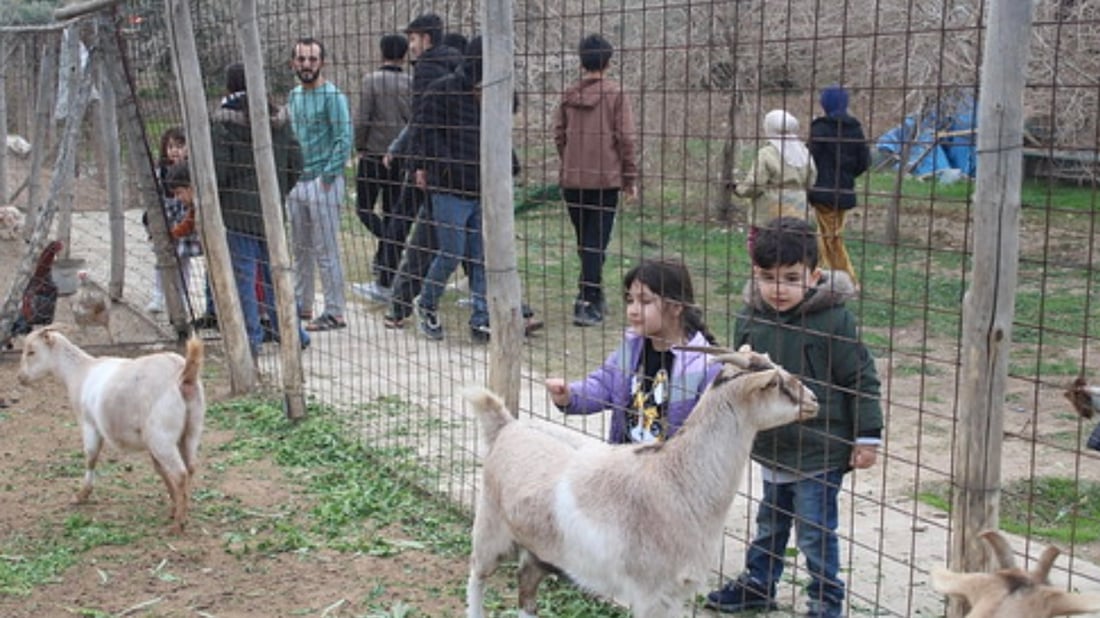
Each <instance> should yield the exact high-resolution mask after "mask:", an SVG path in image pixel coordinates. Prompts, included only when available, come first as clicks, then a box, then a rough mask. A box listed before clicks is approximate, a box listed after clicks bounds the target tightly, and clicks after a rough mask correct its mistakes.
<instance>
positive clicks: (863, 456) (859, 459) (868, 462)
mask: <svg viewBox="0 0 1100 618" xmlns="http://www.w3.org/2000/svg"><path fill="white" fill-rule="evenodd" d="M877 459H878V446H876V445H874V444H857V445H856V446H855V448H853V449H852V458H851V460H850V461H849V462H848V463H849V464H851V466H852V468H855V469H857V470H866V469H867V468H870V467H871V466H873V465H875V461H876V460H877Z"/></svg>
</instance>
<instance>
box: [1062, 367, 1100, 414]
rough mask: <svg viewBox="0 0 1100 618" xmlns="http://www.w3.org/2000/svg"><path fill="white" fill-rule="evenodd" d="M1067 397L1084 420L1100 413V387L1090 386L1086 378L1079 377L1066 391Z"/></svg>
mask: <svg viewBox="0 0 1100 618" xmlns="http://www.w3.org/2000/svg"><path fill="white" fill-rule="evenodd" d="M1065 396H1066V399H1068V400H1069V402H1070V403H1071V404H1073V409H1074V411H1076V412H1077V414H1079V415H1081V417H1082V418H1092V417H1093V415H1094V414H1096V413H1097V412H1100V387H1096V386H1089V384H1088V382H1087V381H1085V376H1078V377H1077V379H1076V380H1074V381H1073V384H1070V385H1069V388H1067V389H1066V392H1065Z"/></svg>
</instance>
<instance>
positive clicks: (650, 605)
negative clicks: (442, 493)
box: [466, 346, 817, 618]
mask: <svg viewBox="0 0 1100 618" xmlns="http://www.w3.org/2000/svg"><path fill="white" fill-rule="evenodd" d="M707 351H709V352H711V353H716V354H719V355H718V356H716V357H715V360H716V361H719V362H723V363H726V364H727V365H726V366H725V367H724V368H723V370H722V372H721V373H720V374H719V375H718V377H717V378H715V380H714V383H713V384H712V385H711V386H710V388H709V389H708V390H707V391H706V393H704V394H703V396H702V398H701V399H700V400H699V403H698V405H697V406H696V408H695V410H694V411H693V412H692V414H691V416H690V417H689V418H688V421H687V422H686V423H684V426H683V428H682V429H681V430H680V431H679V432H678V433H677V434H676V436H675V437H673V438H672V439H670V440H668V441H667V442H664V443H661V444H656V445H645V446H641V445H637V446H636V445H608V444H604V443H598V444H592V445H589V446H583V447H580V448H577V447H575V446H573V445H570V444H568V443H566V442H565V441H563V440H561V439H560V438H558V437H555V436H553V435H551V434H550V433H548V432H546V431H543V430H540V429H538V428H537V427H536V426H533V425H531V424H528V423H527V422H525V421H516V420H514V419H513V418H512V415H511V414H510V413H509V412H508V410H507V409H505V407H504V404H503V402H502V401H501V400H500V399H499V398H498V397H497V396H496V395H494V394H492V393H491V392H489V391H487V390H485V389H472V390H471V391H469V392H467V394H466V397H467V399H468V400H469V401H470V403H471V404H472V405H473V407H474V408H476V409H477V416H478V421H479V423H480V425H481V431H482V436H483V439H484V441H485V444H487V445H488V453H487V454H486V456H485V459H484V470H483V482H482V487H481V494H480V496H479V498H478V504H477V511H476V515H475V517H474V528H473V553H472V555H471V557H470V580H469V583H468V586H467V588H466V607H467V616H468V617H469V618H481V617H482V615H483V614H482V612H483V593H484V586H485V579H486V578H488V577H489V576H490V575H491V574H492V573H493V572H494V571H495V570H496V568H497V565H498V563H499V562H500V560H501V559H502V558H503V557H504V556H506V555H507V554H509V553H511V552H512V551H513V550H514V549H515V548H516V547H518V548H519V549H520V566H519V604H520V610H521V611H520V614H519V615H520V617H521V618H530V617H533V616H535V615H536V612H537V609H538V603H537V594H538V585H539V582H540V581H541V580H542V579H543V577H545V576H546V575H547V574H548V573H550V572H561V573H564V574H566V575H567V576H568V577H569V578H570V579H572V580H573V581H574V582H575V583H577V584H578V585H579V586H581V587H582V588H585V589H588V590H590V591H592V592H595V593H598V594H600V595H603V596H605V597H609V598H615V599H618V600H621V601H623V602H625V603H627V604H628V605H629V606H630V608H631V610H632V611H633V612H634V615H635V616H637V617H639V618H658V617H660V618H667V617H668V616H672V615H675V614H676V612H680V611H682V610H683V603H684V601H686V600H687V599H688V598H689V597H690V596H691V595H692V594H693V593H694V592H695V591H696V590H698V589H699V587H700V585H701V584H702V583H703V582H704V580H705V577H706V568H707V565H710V564H714V560H715V559H716V558H717V557H718V546H719V543H720V542H721V539H722V529H723V526H724V524H725V521H726V514H727V512H728V511H729V508H730V504H731V503H732V502H733V498H734V495H735V494H736V492H737V486H738V483H739V482H740V480H741V475H742V472H743V470H744V467H745V464H746V462H747V461H748V458H749V452H750V450H751V447H752V442H753V438H754V437H755V435H756V433H757V432H758V431H760V430H764V429H769V428H771V427H776V426H779V425H782V424H785V423H790V422H793V421H797V420H800V419H806V418H810V417H812V416H813V415H814V414H815V413H816V412H817V400H816V398H815V397H814V395H813V392H811V391H810V390H809V389H807V388H806V387H804V386H803V385H802V383H801V382H799V381H798V380H797V379H796V378H794V377H792V376H791V375H790V374H789V373H787V372H786V371H784V370H783V369H782V368H780V367H778V366H776V365H775V364H773V363H772V362H771V360H770V359H768V357H767V356H765V355H761V354H756V353H754V352H752V351H751V350H748V348H747V346H746V347H743V348H742V350H741V351H740V352H732V351H730V350H726V349H721V348H711V349H707Z"/></svg>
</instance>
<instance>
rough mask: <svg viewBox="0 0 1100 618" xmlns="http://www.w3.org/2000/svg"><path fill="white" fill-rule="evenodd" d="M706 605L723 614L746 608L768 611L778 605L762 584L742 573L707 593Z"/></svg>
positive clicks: (742, 610)
mask: <svg viewBox="0 0 1100 618" xmlns="http://www.w3.org/2000/svg"><path fill="white" fill-rule="evenodd" d="M706 607H707V608H709V609H713V610H717V611H719V612H721V613H724V614H734V613H737V612H744V611H748V610H769V611H770V610H774V609H777V608H778V605H776V603H775V599H773V598H772V595H771V594H770V593H769V592H768V590H767V589H766V587H765V586H764V584H761V583H760V582H759V581H757V580H756V579H754V578H753V577H752V576H750V575H748V574H745V573H743V574H741V575H740V576H739V577H738V578H737V579H731V580H730V581H728V582H726V585H724V586H722V587H721V588H719V589H718V590H715V591H713V592H710V593H708V594H707V602H706Z"/></svg>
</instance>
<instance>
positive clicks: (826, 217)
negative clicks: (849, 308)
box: [808, 86, 871, 290]
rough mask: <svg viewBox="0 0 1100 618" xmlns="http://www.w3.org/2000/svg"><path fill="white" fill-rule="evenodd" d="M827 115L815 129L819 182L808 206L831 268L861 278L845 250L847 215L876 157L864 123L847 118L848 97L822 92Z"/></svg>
mask: <svg viewBox="0 0 1100 618" xmlns="http://www.w3.org/2000/svg"><path fill="white" fill-rule="evenodd" d="M821 107H822V109H824V110H825V115H824V116H820V117H818V118H815V119H814V121H813V123H812V124H811V125H810V144H809V146H810V155H811V156H813V158H814V164H815V165H816V166H817V181H816V182H815V183H814V187H813V188H812V189H810V191H809V196H808V197H809V201H810V204H811V205H812V206H813V207H814V212H815V213H816V214H817V231H818V246H819V247H820V251H821V261H822V262H823V265H824V266H825V267H826V268H831V269H833V270H841V271H844V272H845V273H847V274H848V276H849V277H851V278H852V282H853V283H854V284H855V286H856V289H857V290H858V289H859V280H858V279H857V278H856V272H855V269H854V268H852V261H851V260H850V259H849V258H848V251H847V249H845V248H844V237H843V236H842V234H843V232H844V216H845V213H846V212H847V211H849V210H851V209H853V208H855V207H856V192H855V186H856V177H857V176H859V175H860V174H862V173H863V172H865V171H867V167H868V166H869V164H870V160H871V153H870V151H869V150H868V148H867V139H866V137H864V135H863V127H862V126H861V125H860V124H859V121H858V120H856V119H855V118H853V117H852V116H851V115H850V114H848V92H847V91H846V90H844V89H843V88H841V87H840V86H830V87H828V88H826V89H825V90H823V91H822V92H821Z"/></svg>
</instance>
